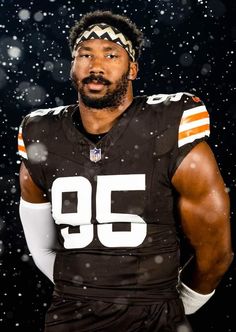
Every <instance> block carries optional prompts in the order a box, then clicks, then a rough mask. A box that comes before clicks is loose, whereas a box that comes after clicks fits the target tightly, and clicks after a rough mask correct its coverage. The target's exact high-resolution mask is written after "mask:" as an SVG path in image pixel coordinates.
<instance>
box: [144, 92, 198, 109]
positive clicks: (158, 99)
mask: <svg viewBox="0 0 236 332" xmlns="http://www.w3.org/2000/svg"><path fill="white" fill-rule="evenodd" d="M146 103H147V104H148V105H159V106H162V107H167V106H168V107H171V106H172V107H173V106H176V107H180V106H182V108H183V109H186V108H187V107H191V108H192V107H196V106H200V105H203V101H202V100H201V99H200V98H199V97H197V96H196V95H194V94H192V93H189V92H177V93H171V94H163V93H159V94H153V95H151V96H147V97H146Z"/></svg>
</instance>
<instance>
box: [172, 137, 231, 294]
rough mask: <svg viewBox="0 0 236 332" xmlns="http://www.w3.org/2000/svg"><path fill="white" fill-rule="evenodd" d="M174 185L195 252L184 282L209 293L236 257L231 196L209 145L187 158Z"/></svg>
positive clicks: (202, 146) (197, 147) (186, 269)
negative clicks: (231, 218) (231, 225)
mask: <svg viewBox="0 0 236 332" xmlns="http://www.w3.org/2000/svg"><path fill="white" fill-rule="evenodd" d="M172 183H173V185H174V187H175V188H176V190H177V191H178V193H179V212H180V218H181V223H182V229H183V231H184V233H185V235H186V237H187V239H188V240H189V242H190V245H191V246H192V247H193V249H194V252H195V255H194V259H193V260H192V261H191V263H190V264H189V265H187V267H186V268H185V269H184V270H183V272H182V274H181V280H182V281H183V282H184V283H185V284H186V285H187V286H188V287H190V288H191V289H193V290H194V291H195V292H198V293H201V294H207V293H210V292H212V291H213V290H214V289H215V288H216V286H217V285H218V284H219V282H220V280H221V278H222V277H223V275H224V274H225V272H226V271H227V269H228V268H229V265H230V264H231V261H232V258H233V254H232V248H231V234H230V222H229V213H230V208H229V197H228V194H227V192H226V190H225V189H226V188H225V185H224V182H223V179H222V177H221V175H220V171H219V169H218V166H217V163H216V161H215V158H214V155H213V153H212V151H211V149H210V148H209V146H208V145H207V144H206V143H200V144H198V145H197V146H196V147H195V148H194V149H193V150H192V151H191V152H190V153H189V154H188V155H187V156H186V157H185V159H184V160H183V162H182V163H181V165H180V166H179V168H178V169H177V171H176V173H175V175H174V177H173V179H172Z"/></svg>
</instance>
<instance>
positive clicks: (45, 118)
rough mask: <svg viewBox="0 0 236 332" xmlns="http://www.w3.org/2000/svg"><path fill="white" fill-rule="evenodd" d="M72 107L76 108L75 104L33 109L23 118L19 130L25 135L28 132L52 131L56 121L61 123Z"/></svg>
mask: <svg viewBox="0 0 236 332" xmlns="http://www.w3.org/2000/svg"><path fill="white" fill-rule="evenodd" d="M71 108H74V105H66V106H58V107H53V108H42V109H37V110H35V111H32V112H31V113H29V114H27V115H26V116H25V117H24V118H23V120H22V122H21V124H20V128H19V131H20V132H21V133H22V134H23V135H27V133H28V134H29V133H30V134H33V135H34V134H35V133H40V132H42V133H43V132H44V133H45V132H47V131H51V130H52V128H54V127H55V124H56V123H58V125H59V123H60V122H61V121H60V120H62V119H63V118H64V117H66V116H67V115H68V113H69V110H71ZM52 125H53V127H52Z"/></svg>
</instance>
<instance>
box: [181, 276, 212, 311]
mask: <svg viewBox="0 0 236 332" xmlns="http://www.w3.org/2000/svg"><path fill="white" fill-rule="evenodd" d="M214 293H215V290H213V291H212V292H211V293H209V294H200V293H197V292H195V291H194V290H193V289H191V288H189V287H188V286H187V285H185V284H184V283H183V282H180V284H179V294H180V298H181V300H182V301H183V305H184V311H185V314H186V315H191V314H193V313H195V312H196V311H197V310H198V309H200V308H201V307H202V306H203V305H204V304H205V303H206V302H207V301H208V300H209V299H210V298H211V297H212V296H213V295H214Z"/></svg>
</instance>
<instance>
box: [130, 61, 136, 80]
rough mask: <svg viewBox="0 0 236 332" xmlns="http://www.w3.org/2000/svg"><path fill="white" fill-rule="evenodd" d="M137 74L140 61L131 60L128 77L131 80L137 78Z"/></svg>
mask: <svg viewBox="0 0 236 332" xmlns="http://www.w3.org/2000/svg"><path fill="white" fill-rule="evenodd" d="M137 74H138V63H137V62H130V68H129V75H128V79H129V80H131V81H133V80H135V79H136V77H137Z"/></svg>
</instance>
